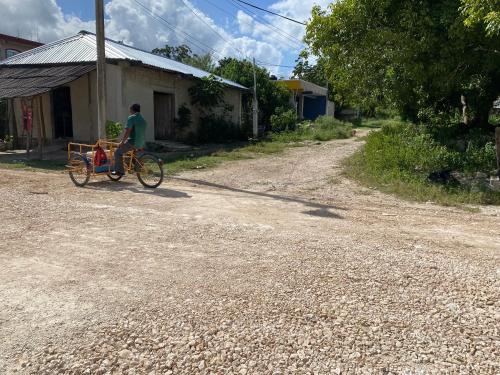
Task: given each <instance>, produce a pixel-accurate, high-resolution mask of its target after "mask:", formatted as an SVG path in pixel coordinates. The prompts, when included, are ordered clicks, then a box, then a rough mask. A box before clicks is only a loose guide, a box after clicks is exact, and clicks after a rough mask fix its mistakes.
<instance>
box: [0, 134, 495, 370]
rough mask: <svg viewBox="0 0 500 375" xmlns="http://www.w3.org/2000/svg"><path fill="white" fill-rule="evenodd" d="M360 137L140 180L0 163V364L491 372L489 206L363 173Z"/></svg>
mask: <svg viewBox="0 0 500 375" xmlns="http://www.w3.org/2000/svg"><path fill="white" fill-rule="evenodd" d="M360 144H361V143H360V142H358V141H357V140H355V139H353V140H345V141H333V142H329V143H323V144H321V145H315V146H311V147H307V148H298V149H291V150H289V151H287V152H286V153H284V154H282V155H278V156H273V157H266V158H262V159H255V160H249V161H248V160H247V161H241V162H233V163H228V164H225V165H223V166H222V167H219V168H217V169H213V170H207V171H200V172H192V173H184V174H182V175H180V176H178V177H177V178H175V179H171V180H169V181H167V183H166V184H165V185H164V186H163V187H162V188H160V189H157V190H155V191H148V190H144V189H142V188H141V187H140V185H139V184H138V183H137V182H136V180H135V179H134V178H132V177H129V178H127V179H126V180H125V181H124V182H122V183H118V184H113V183H111V182H108V181H105V182H94V183H91V184H90V185H89V186H88V187H87V188H84V189H78V188H75V187H74V186H72V184H71V183H70V180H69V178H68V177H67V176H66V175H62V174H53V173H52V174H45V173H27V172H21V171H7V170H0V196H1V197H2V204H1V205H0V218H1V229H0V265H1V267H0V338H2V339H1V340H0V373H1V374H4V373H7V374H11V373H23V374H24V373H26V374H29V373H36V374H56V373H68V374H108V373H111V374H121V373H129V374H177V373H186V374H188V373H189V374H193V373H218V374H222V373H224V374H225V373H228V374H230V373H234V374H283V373H290V374H292V373H293V374H295V373H318V374H327V373H348V374H355V373H359V374H364V373H398V374H400V373H405V374H428V373H450V374H451V373H457V374H458V373H464V374H465V373H471V374H472V373H474V374H478V373H484V374H497V373H499V372H500V366H499V362H498V358H499V355H500V338H499V332H498V329H499V327H500V314H499V311H500V309H499V308H500V302H499V301H500V300H499V296H500V295H499V289H500V288H499V286H500V283H499V272H500V271H499V270H500V269H499V264H500V263H499V257H500V209H498V208H488V209H484V210H483V211H482V212H481V213H470V212H466V211H464V210H460V209H456V208H444V207H440V206H436V205H433V204H417V203H408V202H404V201H401V200H399V199H396V198H394V197H391V196H387V195H383V194H381V193H378V192H376V191H374V190H371V189H367V188H363V187H360V186H358V185H356V184H355V183H353V182H351V181H349V180H346V179H345V178H344V177H342V176H341V175H340V174H339V173H340V171H341V167H340V162H341V160H342V159H343V158H344V157H346V156H347V155H350V154H351V153H352V152H354V151H355V149H356V148H357V147H359V145H360Z"/></svg>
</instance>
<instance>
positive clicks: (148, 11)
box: [133, 0, 293, 68]
mask: <svg viewBox="0 0 500 375" xmlns="http://www.w3.org/2000/svg"><path fill="white" fill-rule="evenodd" d="M133 1H134V2H135V3H136V4H137V5H139V6H140V7H141V8H142V9H143V10H144V11H145V12H146V14H148V15H149V16H151V17H153V19H155V20H156V21H159V22H163V23H164V24H165V25H166V26H167V27H168V28H169V29H170V30H172V31H174V32H175V33H181V34H184V35H185V38H186V39H188V40H189V41H190V43H191V44H192V45H195V46H196V47H197V48H199V49H200V50H201V51H203V52H205V53H210V52H213V53H215V54H217V55H219V56H220V57H222V58H225V57H227V56H226V55H224V54H223V53H221V52H219V51H217V50H216V49H214V48H212V47H210V46H208V45H207V44H205V43H203V42H202V41H200V40H199V39H197V38H195V37H193V36H192V35H190V34H188V33H187V32H185V31H182V30H180V29H179V28H178V27H177V26H175V25H173V24H172V23H170V22H169V21H168V20H166V19H165V18H164V17H162V16H160V15H158V14H155V13H154V11H153V10H152V9H149V8H148V7H147V6H146V5H144V4H143V3H141V2H140V1H138V0H133ZM192 11H193V10H192ZM193 13H195V12H194V11H193ZM195 14H196V13H195ZM207 26H209V25H208V24H207ZM210 28H212V27H211V26H210ZM212 30H213V29H212ZM217 34H219V33H218V32H217ZM219 37H220V38H222V39H223V40H224V41H226V42H227V43H230V42H229V41H228V40H226V38H223V37H222V36H220V35H219ZM200 45H201V46H204V47H205V49H204V48H202V47H200ZM236 50H238V51H239V52H240V53H241V54H242V55H243V56H244V59H245V60H249V59H248V57H246V54H244V53H243V52H242V51H240V50H239V49H236ZM256 63H257V64H258V65H261V66H262V65H265V66H274V67H283V68H293V67H292V66H287V65H279V64H272V63H267V62H265V61H260V60H256Z"/></svg>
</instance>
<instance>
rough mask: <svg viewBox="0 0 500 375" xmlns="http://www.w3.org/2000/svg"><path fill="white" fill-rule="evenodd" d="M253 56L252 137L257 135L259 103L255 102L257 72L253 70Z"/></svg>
mask: <svg viewBox="0 0 500 375" xmlns="http://www.w3.org/2000/svg"><path fill="white" fill-rule="evenodd" d="M255 70H256V69H255V57H254V59H253V118H252V119H253V137H254V138H257V137H258V136H259V103H258V102H257V73H256V71H255Z"/></svg>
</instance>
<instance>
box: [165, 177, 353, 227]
mask: <svg viewBox="0 0 500 375" xmlns="http://www.w3.org/2000/svg"><path fill="white" fill-rule="evenodd" d="M171 178H172V179H175V180H179V181H184V182H189V183H192V184H195V185H201V186H208V187H212V188H216V189H222V190H228V191H233V192H236V193H243V194H250V195H257V196H259V197H265V198H270V199H276V200H280V201H283V202H293V203H300V204H303V205H305V206H307V207H312V208H313V210H310V211H303V212H302V213H303V214H305V215H311V216H317V217H325V218H332V219H343V218H344V217H343V216H341V215H339V214H336V213H334V212H331V211H330V210H341V211H347V208H344V207H337V206H333V205H328V204H322V203H315V202H311V201H307V200H304V199H300V198H296V197H287V196H283V195H277V194H269V193H264V192H259V191H250V190H243V189H238V188H234V187H230V186H225V185H220V184H215V183H213V182H207V181H202V180H192V179H188V178H180V177H171Z"/></svg>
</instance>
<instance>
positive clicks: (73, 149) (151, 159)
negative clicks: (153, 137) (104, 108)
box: [67, 104, 164, 188]
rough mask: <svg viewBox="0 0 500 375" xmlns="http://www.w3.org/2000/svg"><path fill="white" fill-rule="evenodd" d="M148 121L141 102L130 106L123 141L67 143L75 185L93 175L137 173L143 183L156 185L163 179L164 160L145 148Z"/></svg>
mask: <svg viewBox="0 0 500 375" xmlns="http://www.w3.org/2000/svg"><path fill="white" fill-rule="evenodd" d="M146 127H147V123H146V120H144V118H143V117H142V115H141V107H140V105H139V104H133V105H132V106H131V107H130V116H129V117H128V120H127V125H126V127H125V134H124V135H123V137H122V140H121V142H119V143H117V142H112V141H108V140H103V139H100V140H98V141H97V143H96V144H94V145H88V144H83V143H69V144H68V165H67V168H68V172H69V177H70V178H71V180H72V181H73V183H74V184H75V185H76V186H80V187H82V186H85V185H86V184H87V182H88V181H89V179H90V176H108V177H109V179H111V180H112V181H119V180H120V179H121V178H122V177H123V176H124V175H125V172H126V173H136V174H137V178H138V179H139V181H140V182H141V184H142V185H144V186H145V187H148V188H156V187H158V186H160V185H161V183H162V182H163V177H164V172H163V162H162V160H161V159H159V158H158V157H156V156H155V155H152V154H150V153H148V152H145V151H144V145H145V133H146Z"/></svg>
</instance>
